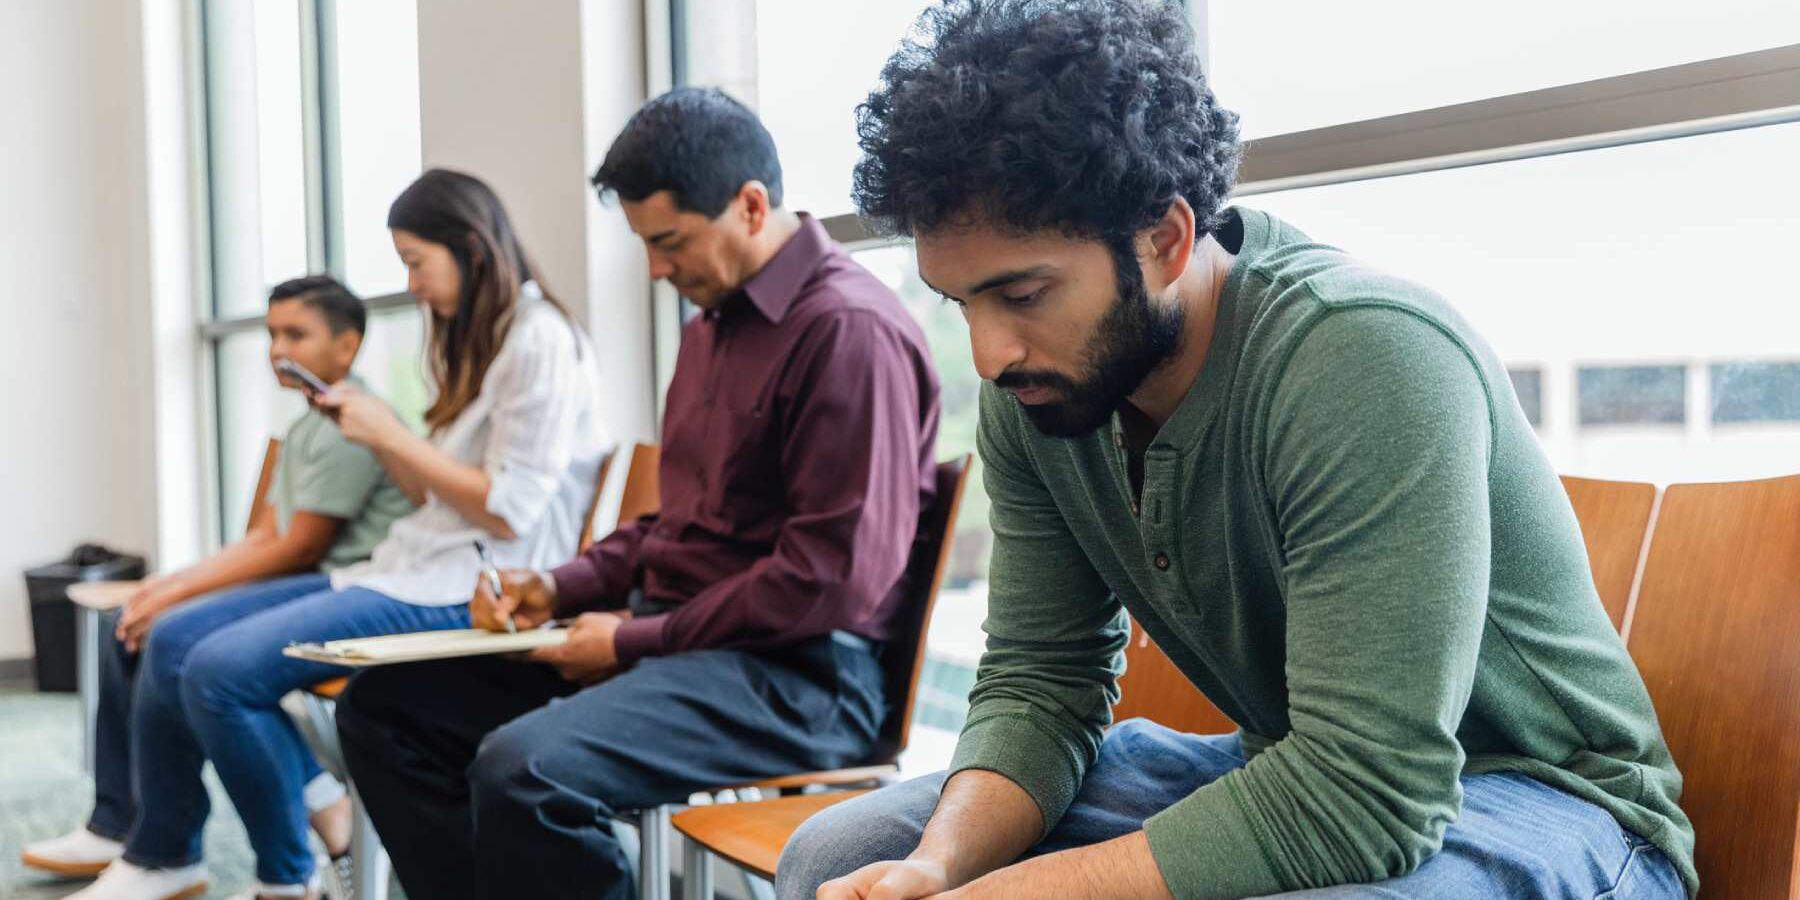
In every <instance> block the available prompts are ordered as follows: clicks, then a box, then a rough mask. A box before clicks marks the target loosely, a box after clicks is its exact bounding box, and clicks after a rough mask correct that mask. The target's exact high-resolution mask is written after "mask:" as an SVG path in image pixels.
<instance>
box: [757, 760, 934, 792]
mask: <svg viewBox="0 0 1800 900" xmlns="http://www.w3.org/2000/svg"><path fill="white" fill-rule="evenodd" d="M899 773H900V767H899V766H897V765H891V764H890V765H885V766H858V767H856V768H853V769H830V770H827V771H822V772H800V773H798V774H794V775H783V776H781V777H780V778H765V779H763V780H761V781H751V782H746V783H744V784H738V785H733V786H732V787H731V789H732V790H743V789H744V788H756V789H758V790H764V791H784V792H785V791H794V790H799V789H801V788H809V787H842V786H844V785H851V784H871V783H875V782H880V781H884V780H886V779H889V778H892V777H894V776H895V775H898V774H899Z"/></svg>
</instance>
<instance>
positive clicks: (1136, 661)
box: [1113, 619, 1237, 734]
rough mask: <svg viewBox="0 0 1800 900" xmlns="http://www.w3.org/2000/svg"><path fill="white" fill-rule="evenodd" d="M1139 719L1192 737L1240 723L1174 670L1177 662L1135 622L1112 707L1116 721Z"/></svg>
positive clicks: (1177, 670) (1233, 726)
mask: <svg viewBox="0 0 1800 900" xmlns="http://www.w3.org/2000/svg"><path fill="white" fill-rule="evenodd" d="M1137 718H1143V719H1149V720H1150V721H1152V722H1155V723H1157V724H1158V725H1162V726H1164V727H1167V728H1173V729H1175V730H1176V731H1185V732H1188V733H1190V734H1224V733H1226V732H1230V731H1236V730H1237V723H1235V722H1233V721H1231V718H1230V717H1228V716H1226V715H1225V714H1224V713H1222V712H1220V711H1219V708H1218V707H1216V706H1214V705H1212V701H1210V700H1207V699H1206V695H1205V694H1202V693H1200V689H1199V688H1197V687H1194V683H1193V682H1191V681H1189V680H1188V677H1187V676H1186V675H1183V674H1181V670H1180V669H1177V668H1175V663H1173V662H1171V661H1170V660H1169V657H1168V656H1167V655H1165V654H1164V653H1163V652H1162V648H1161V647H1158V646H1156V642H1155V641H1152V640H1151V639H1150V635H1148V634H1145V633H1144V628H1143V626H1141V625H1139V624H1138V623H1137V621H1136V620H1135V619H1134V620H1132V623H1131V643H1130V644H1127V645H1126V646H1125V675H1124V676H1123V677H1121V678H1120V679H1119V702H1117V703H1115V704H1113V721H1114V722H1123V721H1124V720H1126V719H1137Z"/></svg>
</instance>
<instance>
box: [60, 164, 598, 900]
mask: <svg viewBox="0 0 1800 900" xmlns="http://www.w3.org/2000/svg"><path fill="white" fill-rule="evenodd" d="M388 227H389V229H390V230H391V231H392V233H393V239H394V248H395V250H396V251H398V252H399V254H400V259H401V260H402V261H403V262H405V263H406V267H407V272H408V280H407V287H408V289H409V290H411V292H412V294H413V296H414V297H415V298H417V299H418V301H419V303H420V304H421V305H422V306H423V307H424V308H425V310H426V312H427V319H428V321H429V323H430V324H429V326H428V335H429V338H428V347H427V354H428V361H429V368H430V372H431V377H432V381H433V382H434V383H435V386H436V396H435V398H434V401H433V403H432V405H431V407H430V408H429V409H427V410H426V413H425V423H426V426H427V428H428V434H427V436H424V437H420V436H418V435H415V434H414V433H413V432H412V431H411V430H410V429H408V428H407V427H406V426H405V425H404V424H403V423H401V422H400V421H399V420H398V419H397V418H396V417H395V416H394V414H393V412H392V411H391V410H389V409H388V407H387V406H386V405H385V404H383V403H382V402H381V401H380V400H378V399H376V398H375V397H372V396H369V395H367V394H363V393H361V392H359V391H357V390H356V389H355V388H353V387H351V386H349V385H342V384H340V385H338V386H336V387H334V388H333V389H332V391H331V392H330V393H329V394H327V395H326V396H325V397H323V398H321V399H320V400H318V401H317V405H318V407H319V408H320V409H321V410H323V411H325V412H326V414H327V415H329V416H331V417H332V418H333V419H334V420H335V421H336V422H337V424H338V427H339V428H341V429H342V430H343V433H344V436H345V437H347V438H349V439H350V440H352V441H355V442H357V443H359V444H363V445H366V446H368V447H369V448H370V449H372V450H374V451H375V453H376V455H377V456H378V457H379V458H380V459H381V462H382V465H383V466H384V467H385V468H386V469H387V471H388V473H389V474H390V475H391V476H392V477H393V479H394V481H395V482H396V483H398V484H399V485H400V487H401V489H402V490H404V491H405V492H406V493H407V494H408V495H410V496H411V497H412V498H413V499H414V501H415V502H417V503H419V504H420V507H419V509H418V510H417V511H416V512H414V513H412V514H411V515H409V516H407V517H405V518H402V519H400V520H399V521H397V522H395V523H394V525H393V527H392V528H391V529H389V531H388V536H387V538H386V540H384V541H383V542H382V543H381V544H379V545H377V546H376V548H375V551H374V554H373V556H372V557H371V558H370V559H369V560H368V561H367V562H364V563H361V564H358V565H354V566H351V567H349V568H347V569H342V570H339V571H338V572H336V573H334V575H333V576H332V584H331V589H329V590H325V591H313V592H296V591H292V590H287V591H284V590H281V589H280V588H281V584H280V583H279V582H276V583H273V584H271V587H270V590H268V591H265V592H260V593H251V594H249V595H245V594H242V593H237V594H232V595H230V596H229V598H221V599H230V600H231V601H232V604H233V608H232V609H229V610H225V609H212V608H210V607H212V606H213V604H212V603H211V602H200V603H196V604H192V605H191V608H184V609H181V610H178V611H176V612H173V613H170V614H167V615H165V616H164V617H163V618H161V619H159V620H158V621H157V622H156V625H155V626H154V628H153V629H152V630H151V633H150V637H149V639H148V642H147V645H146V649H145V657H144V661H143V663H142V674H141V675H140V677H139V679H138V687H137V690H138V696H137V698H136V699H135V705H134V721H133V734H134V735H136V736H137V738H138V744H137V745H136V746H135V747H134V750H135V753H134V758H133V760H132V764H133V767H134V770H135V771H134V776H135V779H136V784H137V785H138V791H139V794H140V797H139V803H138V808H139V816H138V821H137V823H136V825H134V826H133V828H132V830H131V834H130V836H129V837H128V838H127V839H126V842H125V854H124V857H123V859H122V860H121V861H120V862H116V863H114V864H113V865H112V866H111V867H110V868H108V869H107V871H106V872H105V873H103V874H102V875H101V877H100V879H99V880H98V881H96V882H95V883H94V884H93V885H91V886H90V887H88V888H87V889H86V890H84V891H82V892H80V893H79V894H77V895H75V896H76V897H79V898H81V900H101V898H104V900H162V898H166V897H172V896H177V895H180V896H187V894H186V893H184V892H185V891H189V890H194V889H195V888H196V887H197V886H202V885H204V883H205V879H206V874H205V871H204V870H203V869H202V868H201V866H200V835H201V828H202V826H203V825H204V823H205V820H206V815H207V799H206V787H205V785H204V784H203V783H202V782H201V780H200V772H201V767H202V765H203V764H204V762H205V761H207V760H211V761H212V763H213V766H214V768H215V770H216V771H217V772H218V775H219V780H220V781H221V782H223V783H224V785H225V790H226V792H227V793H228V794H230V796H231V799H232V803H233V805H234V806H236V807H237V811H238V814H239V817H240V818H242V819H243V822H244V827H245V830H246V831H247V832H248V833H249V836H250V843H251V846H252V847H253V849H254V850H255V851H256V875H257V885H256V887H255V888H254V890H253V892H252V895H253V896H256V897H268V898H274V897H302V898H304V897H316V896H317V895H318V892H319V887H320V884H321V873H319V872H317V871H315V863H314V859H313V854H312V850H311V849H310V848H309V846H308V842H307V826H308V818H307V813H306V809H307V806H306V804H305V802H304V798H305V795H306V792H307V790H308V788H309V785H308V784H304V783H302V779H303V778H304V772H305V771H306V770H307V767H306V766H305V765H304V763H303V761H304V759H305V758H306V756H307V755H308V754H309V753H310V751H309V750H308V749H307V747H306V745H305V743H304V742H303V741H302V739H301V737H300V734H299V732H298V730H297V729H296V728H295V726H294V723H293V722H292V721H291V720H290V719H289V718H288V716H287V715H286V713H284V712H283V711H282V710H281V708H280V706H279V701H280V699H281V697H282V695H284V694H286V693H287V692H288V691H290V690H294V689H296V688H303V687H306V686H308V685H310V684H313V683H316V682H319V681H323V680H326V679H328V678H332V677H335V676H337V675H341V674H343V670H342V669H338V668H335V667H332V666H328V665H324V664H321V663H313V662H307V661H304V660H298V659H290V658H288V657H285V656H283V655H282V654H281V648H282V647H283V646H285V645H286V644H288V643H290V642H293V641H326V640H336V639H340V638H349V637H361V636H368V635H378V634H393V633H400V632H410V631H424V630H431V629H444V628H466V627H468V602H469V598H470V596H471V594H472V593H473V586H474V584H475V580H476V578H477V577H478V574H479V572H480V569H481V559H480V555H479V553H478V552H477V550H476V549H475V542H476V541H477V540H481V541H485V542H486V544H487V545H488V547H489V550H490V552H491V553H492V555H493V558H494V562H495V564H496V565H498V566H500V567H503V568H512V567H521V568H548V567H549V566H551V565H553V564H555V563H558V562H561V561H562V560H564V559H567V558H568V557H569V555H570V554H571V553H573V552H575V550H576V545H577V543H578V541H579V537H580V533H581V529H582V527H583V526H584V524H585V523H584V521H583V519H584V517H585V515H586V512H587V508H588V502H589V500H590V498H591V496H592V493H593V490H594V483H595V478H596V476H597V474H598V469H599V464H600V459H601V456H602V454H603V453H604V451H605V447H606V442H605V440H604V438H603V436H602V434H601V427H600V423H599V421H598V417H597V408H596V405H597V401H598V396H599V382H598V378H599V376H598V367H597V365H596V362H595V359H594V350H593V346H592V344H591V343H590V342H589V341H588V339H587V337H586V335H585V334H584V333H583V332H582V331H581V329H580V327H579V326H578V325H577V324H576V322H575V320H574V317H573V316H571V315H570V314H569V312H568V311H567V310H566V309H565V308H564V307H563V306H562V304H561V303H559V302H558V301H557V300H556V299H555V298H554V297H553V296H551V295H550V294H549V293H547V292H546V291H544V290H543V288H542V287H541V286H540V285H539V284H538V283H537V281H536V280H535V267H534V266H533V265H532V263H531V261H530V259H529V257H527V256H526V254H525V251H524V249H523V248H522V247H521V246H520V245H519V242H518V239H517V238H516V237H515V236H514V234H513V230H512V224H511V222H510V220H509V219H508V217H507V215H506V211H505V209H504V208H502V207H501V205H500V201H499V199H498V198H497V197H496V196H495V195H494V193H493V191H492V190H490V189H489V188H488V187H487V185H485V184H483V183H482V182H481V181H479V180H478V179H475V178H473V177H471V176H468V175H464V174H461V173H457V172H450V171H446V170H442V169H433V170H431V171H429V172H426V173H425V174H424V175H423V176H421V177H420V178H419V179H418V180H417V181H415V182H413V184H412V185H411V186H410V187H408V188H407V189H406V190H405V191H404V192H403V193H401V195H400V196H399V198H398V199H396V200H395V201H394V204H393V206H392V208H391V209H390V210H389V212H388ZM343 812H344V813H345V814H347V813H348V809H347V807H345V808H344V809H343ZM321 833H323V834H325V835H326V836H327V838H328V842H332V843H337V844H338V846H330V847H328V849H329V850H330V852H331V853H332V854H333V857H334V859H333V862H332V863H331V865H329V866H328V867H327V869H328V871H327V872H326V873H324V875H325V876H327V877H331V880H332V881H333V882H334V887H335V886H336V884H335V883H336V882H339V880H340V879H344V880H346V881H347V880H348V879H347V877H346V876H347V875H348V872H347V870H346V869H347V863H348V857H347V855H345V854H346V851H347V850H348V847H347V843H348V842H347V840H338V841H330V840H329V839H330V838H331V837H332V835H333V833H336V834H337V835H339V836H341V837H342V838H347V836H348V829H347V828H342V829H339V828H324V829H321ZM333 893H337V892H336V891H334V892H333ZM338 895H339V896H342V894H338Z"/></svg>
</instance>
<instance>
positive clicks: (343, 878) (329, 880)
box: [319, 853, 356, 900]
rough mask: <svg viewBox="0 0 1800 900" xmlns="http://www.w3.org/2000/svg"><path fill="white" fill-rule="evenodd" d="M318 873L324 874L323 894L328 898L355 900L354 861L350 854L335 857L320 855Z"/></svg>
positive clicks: (332, 899)
mask: <svg viewBox="0 0 1800 900" xmlns="http://www.w3.org/2000/svg"><path fill="white" fill-rule="evenodd" d="M319 874H320V875H322V876H324V880H325V884H324V891H323V894H324V896H325V897H326V898H328V900H356V861H355V860H354V859H352V858H351V856H350V854H348V853H346V854H344V855H343V856H340V857H338V858H336V859H327V858H326V857H324V856H320V857H319Z"/></svg>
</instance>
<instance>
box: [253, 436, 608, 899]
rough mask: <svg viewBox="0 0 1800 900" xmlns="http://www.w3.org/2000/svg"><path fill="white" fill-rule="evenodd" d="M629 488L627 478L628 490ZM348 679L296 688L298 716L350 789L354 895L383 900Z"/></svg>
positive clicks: (589, 518)
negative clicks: (346, 720)
mask: <svg viewBox="0 0 1800 900" xmlns="http://www.w3.org/2000/svg"><path fill="white" fill-rule="evenodd" d="M615 455H616V454H615V453H614V452H613V451H610V450H609V451H607V453H606V455H604V456H602V457H600V469H599V471H598V472H596V473H595V475H594V493H593V495H592V496H591V497H590V498H589V500H588V504H587V514H586V516H585V517H584V518H583V519H582V528H581V536H580V537H579V538H577V539H576V544H577V547H576V550H577V552H580V551H582V550H586V549H587V548H588V546H589V545H590V544H592V543H593V541H594V520H595V516H596V515H597V514H598V513H599V510H600V497H601V495H603V494H604V493H606V477H607V475H608V474H609V473H610V472H611V471H612V461H613V457H614V456H615ZM265 479H266V474H265ZM630 489H631V486H630V484H629V482H628V483H627V484H626V490H630ZM349 683H350V676H348V675H341V676H339V677H337V678H330V679H326V680H325V681H321V682H319V683H318V684H315V685H313V686H312V687H310V688H307V689H306V690H305V691H300V692H297V695H298V697H299V698H300V708H299V710H298V711H297V714H296V715H295V716H294V718H295V719H296V720H297V721H298V724H299V725H300V733H301V734H302V735H304V736H305V737H306V742H307V744H309V745H310V746H311V747H312V749H313V753H315V754H317V755H318V757H319V759H320V761H321V762H323V763H324V764H325V767H326V768H327V769H330V770H331V771H332V773H333V774H335V775H337V777H338V778H339V780H341V781H343V782H344V784H345V786H346V787H348V788H349V790H350V801H351V807H352V810H353V812H352V815H353V816H354V817H355V824H354V826H353V827H352V829H351V832H350V856H351V858H352V859H354V860H355V861H356V866H355V869H356V896H357V897H359V898H366V900H383V898H385V897H387V890H388V880H389V874H390V869H391V867H392V863H391V862H390V861H389V859H388V855H387V851H386V850H385V849H383V848H382V846H381V836H380V835H378V834H376V833H375V823H374V822H372V821H370V819H369V814H368V812H367V811H366V810H365V809H364V808H363V804H362V798H361V797H359V796H357V793H356V783H355V782H353V781H352V780H351V779H350V767H349V766H347V765H345V764H344V749H343V745H342V744H341V743H339V742H338V733H337V722H336V713H337V698H338V695H339V694H342V693H343V692H344V688H345V687H347V686H348V685H349Z"/></svg>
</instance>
